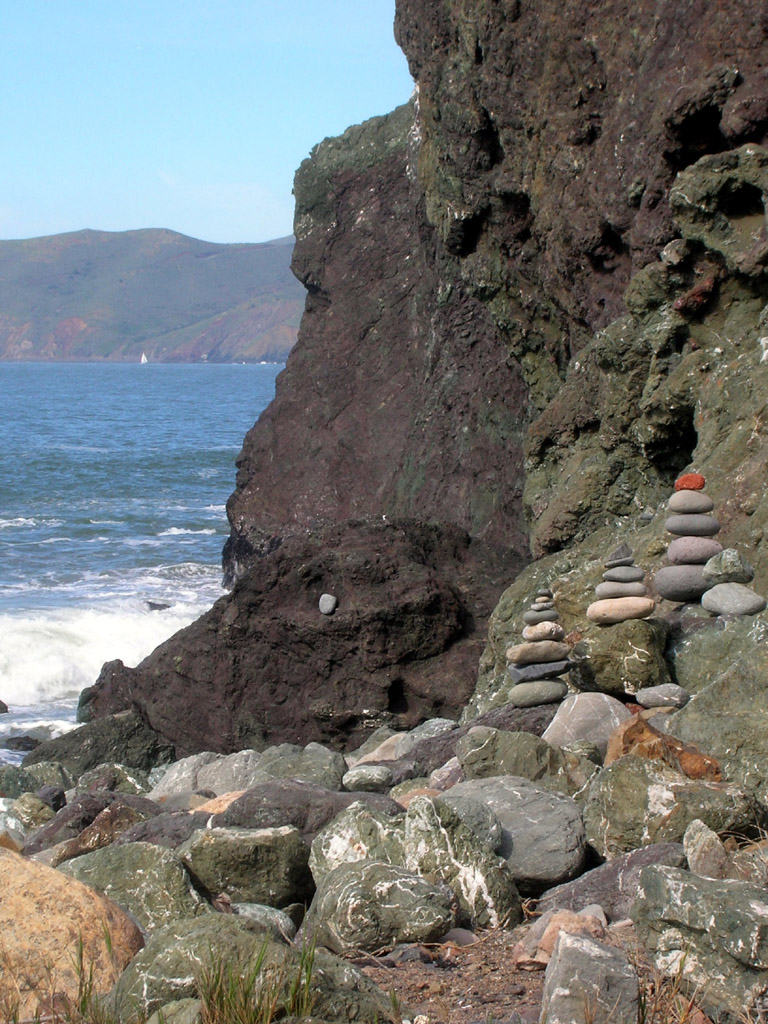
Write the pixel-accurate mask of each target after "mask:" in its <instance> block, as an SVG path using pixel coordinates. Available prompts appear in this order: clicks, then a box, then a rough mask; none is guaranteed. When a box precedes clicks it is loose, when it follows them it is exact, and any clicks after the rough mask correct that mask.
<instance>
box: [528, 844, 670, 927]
mask: <svg viewBox="0 0 768 1024" xmlns="http://www.w3.org/2000/svg"><path fill="white" fill-rule="evenodd" d="M685 862H686V861H685V850H684V849H683V847H682V845H681V844H680V843H652V844H651V845H650V846H641V847H640V849H638V850H632V852H631V853H625V854H624V855H623V856H621V857H616V858H615V859H614V860H611V861H608V863H607V864H601V865H600V866H599V867H596V868H592V870H591V871H586V872H585V873H584V874H583V875H581V876H580V877H579V878H574V880H573V881H572V882H565V883H564V884H563V885H558V886H555V888H554V889H548V890H547V892H545V893H543V894H542V896H541V898H540V899H539V900H537V902H536V910H537V912H539V913H541V914H546V913H547V912H548V911H550V910H572V911H574V912H575V913H579V912H580V911H582V910H584V908H585V907H589V906H592V905H593V904H598V905H599V906H601V907H602V908H603V911H604V912H605V914H606V916H607V917H608V919H609V920H610V921H623V920H624V919H625V918H627V917H629V912H630V910H631V909H632V904H633V903H634V901H635V896H636V894H637V886H638V883H639V880H640V872H641V871H642V870H643V868H644V867H647V866H648V865H649V864H667V865H669V866H670V867H676V868H681V867H685Z"/></svg>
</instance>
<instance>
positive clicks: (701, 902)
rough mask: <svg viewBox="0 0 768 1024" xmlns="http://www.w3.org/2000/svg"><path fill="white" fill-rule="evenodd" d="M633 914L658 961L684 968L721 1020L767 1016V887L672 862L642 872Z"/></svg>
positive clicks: (672, 970)
mask: <svg viewBox="0 0 768 1024" xmlns="http://www.w3.org/2000/svg"><path fill="white" fill-rule="evenodd" d="M632 919H633V921H634V922H635V928H636V930H637V935H638V938H639V939H640V941H641V942H642V943H643V945H644V946H645V948H646V950H647V951H648V953H649V955H650V958H651V961H652V963H653V964H654V966H655V967H656V968H657V969H658V970H659V971H661V972H662V973H663V974H665V975H667V976H670V977H677V976H678V975H680V976H681V977H682V979H683V981H684V982H686V983H687V984H688V985H689V986H690V988H691V989H692V990H695V991H696V994H697V1002H699V1003H700V1004H701V1005H703V1007H704V1009H705V1010H706V1009H709V1010H710V1011H711V1012H714V1014H715V1015H716V1019H718V1020H721V1019H722V1016H721V1015H722V1012H723V1011H727V1012H729V1013H730V1014H731V1015H732V1017H731V1019H733V1020H745V1019H747V1015H749V1014H752V1015H753V1016H752V1017H749V1019H755V1020H762V1019H763V1016H764V1014H765V1012H766V1011H767V1010H768V903H767V902H766V898H765V889H764V888H763V887H762V886H755V885H751V884H750V883H748V882H740V881H734V880H714V879H709V878H702V877H700V876H698V875H692V874H690V873H689V872H687V871H682V870H681V869H679V868H671V867H662V866H655V867H647V868H645V869H644V870H643V871H642V873H641V875H640V885H639V888H638V893H637V899H636V901H635V905H634V907H633V909H632Z"/></svg>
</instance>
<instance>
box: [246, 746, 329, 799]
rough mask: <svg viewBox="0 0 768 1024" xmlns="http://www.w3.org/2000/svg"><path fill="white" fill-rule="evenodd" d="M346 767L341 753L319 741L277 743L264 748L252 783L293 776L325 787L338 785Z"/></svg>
mask: <svg viewBox="0 0 768 1024" xmlns="http://www.w3.org/2000/svg"><path fill="white" fill-rule="evenodd" d="M346 771H347V762H346V760H345V759H344V755H343V754H340V753H339V752H338V751H336V750H328V748H327V747H324V746H322V744H320V743H308V744H307V745H306V747H300V746H297V745H296V744H294V743H280V744H278V745H277V746H274V747H267V749H266V750H265V751H263V753H262V754H261V756H260V758H259V764H258V767H257V769H256V771H255V772H254V778H253V783H252V784H253V785H255V784H256V783H257V782H259V781H265V780H267V779H296V780H297V781H299V782H311V783H313V784H314V785H316V786H325V788H326V789H341V780H342V779H343V778H344V775H345V774H346Z"/></svg>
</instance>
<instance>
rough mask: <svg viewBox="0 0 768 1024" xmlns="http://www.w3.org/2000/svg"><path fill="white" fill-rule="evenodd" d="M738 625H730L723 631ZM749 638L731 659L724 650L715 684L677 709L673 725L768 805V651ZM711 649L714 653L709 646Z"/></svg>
mask: <svg viewBox="0 0 768 1024" xmlns="http://www.w3.org/2000/svg"><path fill="white" fill-rule="evenodd" d="M734 626H735V623H729V624H728V627H727V630H725V631H723V632H724V633H725V634H726V635H727V634H728V633H729V632H730V631H731V630H733V628H734ZM736 635H737V636H741V632H740V631H739V632H738V633H737V634H736ZM721 636H722V633H721ZM745 640H746V641H747V642H746V643H745V644H744V647H741V646H740V645H739V646H738V648H733V649H731V650H730V651H729V652H728V654H730V655H731V656H730V657H729V656H728V655H727V654H726V652H723V653H724V655H725V656H723V657H719V658H717V661H715V662H714V663H713V664H711V665H709V666H708V676H709V679H710V682H708V683H707V685H706V686H704V687H703V688H702V690H701V692H699V693H698V694H697V695H696V696H695V697H694V698H693V700H691V701H690V702H689V703H688V704H686V706H685V707H684V708H682V709H681V710H680V711H677V712H675V714H674V715H673V716H672V717H671V718H670V720H669V726H668V729H669V732H670V733H671V734H672V735H673V736H676V737H677V738H678V739H679V740H682V741H683V742H685V743H697V744H699V745H700V746H701V747H702V749H704V750H706V751H707V752H708V753H709V754H711V755H712V756H713V757H715V758H717V760H718V761H719V763H720V765H721V767H722V770H723V775H724V776H725V778H726V779H728V780H730V781H731V782H733V783H734V784H736V785H738V786H742V787H746V788H750V789H753V790H755V791H756V792H757V793H758V795H759V797H760V800H761V801H762V803H764V804H766V805H768V702H766V680H768V649H767V648H766V645H765V644H763V643H759V642H757V641H756V640H752V641H751V642H749V639H748V637H745ZM705 649H706V651H707V653H710V656H714V652H711V651H710V648H709V646H707V647H706V648H705ZM737 649H738V653H736V651H737Z"/></svg>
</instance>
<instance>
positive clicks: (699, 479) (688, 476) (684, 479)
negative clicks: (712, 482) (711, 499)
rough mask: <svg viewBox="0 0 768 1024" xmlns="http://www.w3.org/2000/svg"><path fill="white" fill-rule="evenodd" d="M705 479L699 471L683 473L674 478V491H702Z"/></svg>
mask: <svg viewBox="0 0 768 1024" xmlns="http://www.w3.org/2000/svg"><path fill="white" fill-rule="evenodd" d="M706 482H707V481H706V480H705V479H704V477H703V476H702V475H701V473H683V475H682V476H679V477H678V478H677V480H675V490H676V491H703V490H704V485H705V484H706Z"/></svg>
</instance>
